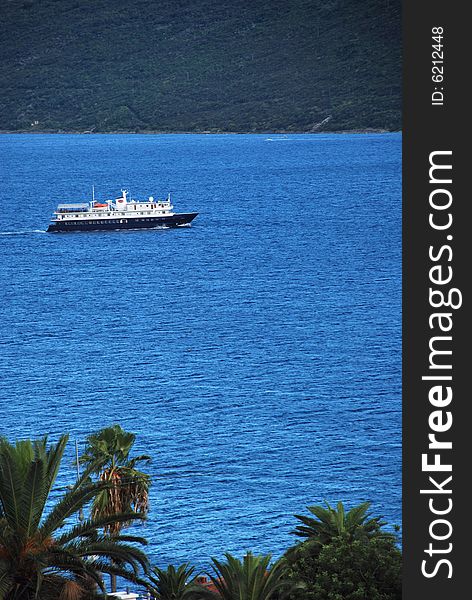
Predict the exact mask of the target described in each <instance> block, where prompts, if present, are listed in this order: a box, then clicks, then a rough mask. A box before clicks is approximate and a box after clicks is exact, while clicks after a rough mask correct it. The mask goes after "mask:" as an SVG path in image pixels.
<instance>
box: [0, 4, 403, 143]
mask: <svg viewBox="0 0 472 600" xmlns="http://www.w3.org/2000/svg"><path fill="white" fill-rule="evenodd" d="M0 22H1V23H2V25H0V58H1V60H0V82H1V86H2V90H1V94H0V130H3V131H25V130H26V131H60V130H64V131H94V132H107V131H143V132H145V131H168V132H170V131H195V132H198V131H249V132H257V131H335V130H358V129H366V128H374V129H386V130H396V129H399V128H400V127H401V16H400V0H159V1H158V0H4V1H3V2H2V3H1V6H0Z"/></svg>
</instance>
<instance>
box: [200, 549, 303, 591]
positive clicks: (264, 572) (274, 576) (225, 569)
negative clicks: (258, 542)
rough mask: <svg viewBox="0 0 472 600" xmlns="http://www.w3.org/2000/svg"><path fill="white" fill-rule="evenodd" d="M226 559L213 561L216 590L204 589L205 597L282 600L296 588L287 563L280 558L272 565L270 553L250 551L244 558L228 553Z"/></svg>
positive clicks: (212, 578)
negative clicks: (289, 577) (240, 558)
mask: <svg viewBox="0 0 472 600" xmlns="http://www.w3.org/2000/svg"><path fill="white" fill-rule="evenodd" d="M225 557H226V562H220V561H218V560H216V559H215V558H213V559H212V561H213V568H214V571H215V572H214V574H213V575H211V574H210V575H209V577H210V579H211V582H212V584H213V586H212V587H213V588H214V591H210V590H205V591H203V592H202V593H201V594H202V598H212V599H215V598H221V599H222V600H273V599H275V598H277V600H283V599H284V598H286V597H287V596H288V595H289V594H290V593H291V591H293V589H294V587H295V586H294V584H293V583H291V582H289V581H288V580H287V578H286V573H285V564H284V563H283V562H282V561H277V562H276V563H274V565H272V567H269V563H270V560H271V555H270V554H268V555H266V556H255V555H254V554H252V553H251V552H248V553H247V554H246V555H245V556H244V558H243V560H242V561H241V560H239V559H237V558H235V557H234V556H232V555H231V554H229V553H226V554H225Z"/></svg>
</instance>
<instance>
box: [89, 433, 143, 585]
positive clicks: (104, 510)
mask: <svg viewBox="0 0 472 600" xmlns="http://www.w3.org/2000/svg"><path fill="white" fill-rule="evenodd" d="M135 439H136V436H135V434H134V433H129V432H127V431H124V430H123V429H122V428H121V427H120V425H113V426H111V427H105V428H104V429H101V430H100V431H99V432H98V433H94V434H92V435H89V436H88V438H87V446H86V449H85V452H84V454H83V455H82V456H81V457H80V462H81V463H82V464H84V465H86V466H87V467H88V469H89V470H90V472H91V474H95V475H97V476H98V479H99V481H101V482H105V483H108V484H109V485H108V486H107V487H105V488H104V489H103V490H102V491H101V492H100V493H99V494H97V495H96V496H95V498H94V500H93V504H92V517H93V518H99V519H100V518H107V517H113V515H117V514H120V513H123V512H132V513H133V514H134V513H138V514H141V515H143V516H145V515H146V514H147V512H148V508H149V487H150V485H151V478H150V476H149V475H147V474H145V473H143V472H142V471H139V470H138V469H137V468H136V465H138V464H139V463H141V462H148V461H150V460H151V458H150V457H149V456H147V455H140V456H136V457H134V458H130V456H129V455H130V452H131V449H132V447H133V444H134V442H135ZM128 524H129V523H127V522H123V521H113V520H112V519H111V520H110V523H109V524H107V525H105V527H104V530H105V533H109V534H110V535H111V536H118V535H119V534H120V532H121V530H122V528H123V527H125V526H127V525H128ZM111 591H112V592H115V591H116V577H115V576H114V575H112V576H111Z"/></svg>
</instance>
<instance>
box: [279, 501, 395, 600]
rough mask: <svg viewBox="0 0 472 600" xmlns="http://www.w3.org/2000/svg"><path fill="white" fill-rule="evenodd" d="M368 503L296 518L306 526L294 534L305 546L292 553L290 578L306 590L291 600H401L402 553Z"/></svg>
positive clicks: (315, 509) (288, 555) (339, 506)
mask: <svg viewBox="0 0 472 600" xmlns="http://www.w3.org/2000/svg"><path fill="white" fill-rule="evenodd" d="M369 507H370V503H369V502H364V503H362V504H359V505H358V506H354V507H353V508H351V509H350V510H349V511H346V510H345V508H344V505H343V503H342V502H339V503H338V504H337V507H336V508H333V507H331V506H330V505H329V504H328V503H326V508H325V507H323V506H310V507H309V508H308V510H309V511H310V512H311V514H312V515H314V517H315V518H313V517H304V516H301V515H295V516H296V517H297V519H299V520H300V521H301V522H302V523H303V525H298V526H297V527H296V529H295V531H294V532H293V533H295V534H296V535H298V536H300V537H303V538H305V541H304V542H302V543H300V544H297V545H296V546H294V547H293V548H290V549H289V550H288V551H287V552H286V554H285V561H286V565H287V567H288V570H289V573H290V577H291V578H292V579H293V580H294V581H297V582H299V583H301V584H302V585H303V586H304V587H303V593H302V594H301V595H300V594H299V593H297V592H295V593H294V594H292V599H293V600H298V599H300V600H302V599H303V600H397V599H400V598H401V553H400V551H399V549H398V547H397V545H396V537H395V535H394V534H392V533H389V532H387V531H384V530H383V529H382V528H383V526H384V525H385V524H386V523H384V522H383V521H382V520H381V517H371V515H370V514H369V513H368V509H369Z"/></svg>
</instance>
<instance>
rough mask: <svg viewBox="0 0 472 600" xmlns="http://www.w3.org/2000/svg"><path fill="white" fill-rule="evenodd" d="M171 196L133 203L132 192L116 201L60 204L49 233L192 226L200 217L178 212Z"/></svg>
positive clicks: (124, 191)
mask: <svg viewBox="0 0 472 600" xmlns="http://www.w3.org/2000/svg"><path fill="white" fill-rule="evenodd" d="M173 208H174V207H173V206H172V204H171V199H170V194H169V195H168V197H167V198H166V199H165V200H155V199H154V198H153V197H152V196H150V197H149V198H148V200H145V201H137V200H129V199H128V192H127V191H126V190H121V196H120V197H119V198H117V199H116V200H106V201H105V202H97V201H95V199H93V200H92V201H90V202H82V203H75V204H59V206H58V207H57V209H56V210H55V212H54V214H53V217H52V219H51V223H50V225H49V227H48V231H49V232H67V231H96V230H113V229H153V228H158V227H182V226H184V225H189V224H190V223H191V222H192V221H193V219H195V217H196V216H197V215H198V213H196V212H191V213H174V212H173Z"/></svg>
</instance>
